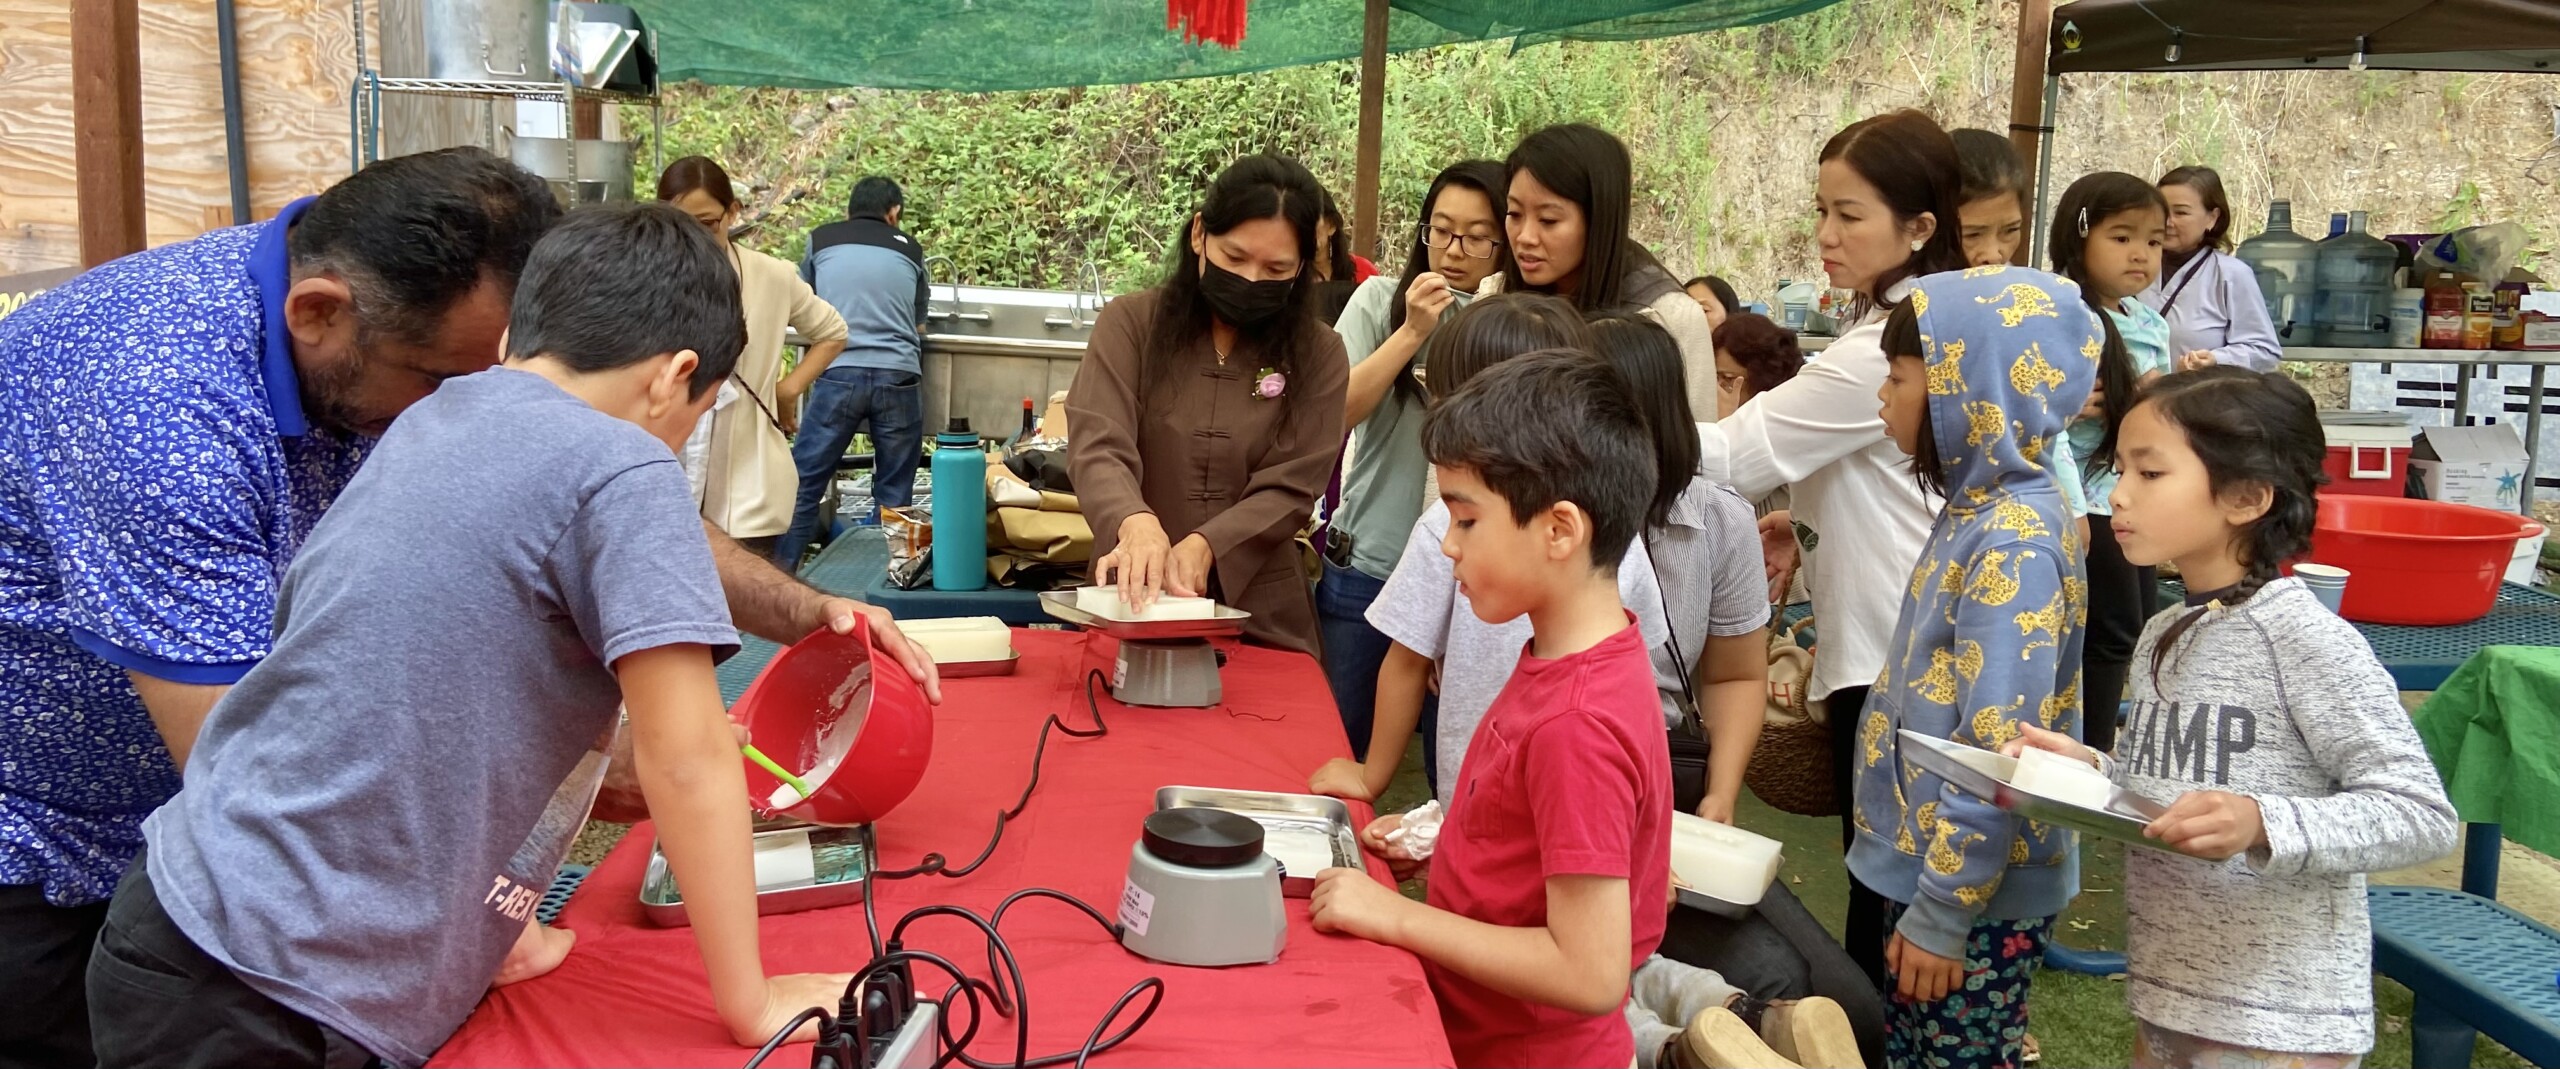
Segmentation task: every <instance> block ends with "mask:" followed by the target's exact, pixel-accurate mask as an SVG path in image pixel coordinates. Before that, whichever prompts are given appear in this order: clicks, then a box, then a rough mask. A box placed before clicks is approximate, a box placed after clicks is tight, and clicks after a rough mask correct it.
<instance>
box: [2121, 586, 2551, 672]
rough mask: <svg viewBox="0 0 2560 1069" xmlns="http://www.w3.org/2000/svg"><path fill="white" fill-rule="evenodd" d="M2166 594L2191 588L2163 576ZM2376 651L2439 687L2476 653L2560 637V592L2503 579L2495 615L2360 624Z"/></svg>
mask: <svg viewBox="0 0 2560 1069" xmlns="http://www.w3.org/2000/svg"><path fill="white" fill-rule="evenodd" d="M2160 588H2161V592H2162V595H2163V597H2164V600H2165V599H2184V598H2185V597H2186V596H2187V588H2186V586H2185V585H2184V584H2182V583H2180V582H2178V581H2177V580H2175V579H2163V580H2161V581H2160ZM2356 630H2357V631H2359V632H2362V633H2363V634H2364V638H2365V641H2366V642H2369V643H2372V644H2373V654H2374V656H2375V657H2378V658H2380V659H2381V660H2382V667H2384V668H2386V669H2389V670H2390V672H2391V678H2392V680H2393V681H2395V682H2397V683H2398V684H2399V686H2400V689H2402V690H2434V689H2436V688H2437V687H2440V686H2442V685H2443V684H2444V681H2445V680H2446V679H2447V678H2448V677H2450V676H2452V675H2453V673H2454V670H2455V669H2458V668H2460V667H2462V665H2463V662H2465V661H2468V660H2470V659H2471V655H2472V654H2475V653H2478V652H2480V651H2481V650H2483V649H2486V648H2488V647H2490V646H2538V645H2547V644H2552V643H2560V595H2554V594H2549V593H2545V592H2543V591H2541V590H2537V589H2534V588H2533V587H2529V586H2519V585H2517V584H2515V583H2502V584H2500V585H2499V587H2498V603H2497V605H2496V606H2495V607H2493V608H2491V609H2490V610H2489V615H2487V616H2483V617H2481V618H2479V619H2477V620H2473V621H2471V622H2470V623H2467V624H2448V625H2445V626H2442V627H2410V626H2403V625H2399V624H2365V623H2359V624H2357V625H2356Z"/></svg>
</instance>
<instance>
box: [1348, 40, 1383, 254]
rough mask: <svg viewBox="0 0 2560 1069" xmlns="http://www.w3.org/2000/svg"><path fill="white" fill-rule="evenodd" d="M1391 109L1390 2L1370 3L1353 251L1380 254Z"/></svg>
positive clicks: (1354, 176) (1354, 166)
mask: <svg viewBox="0 0 2560 1069" xmlns="http://www.w3.org/2000/svg"><path fill="white" fill-rule="evenodd" d="M1386 110H1387V0H1369V13H1368V18H1367V20H1366V21H1365V22H1364V23H1363V25H1362V26H1361V30H1360V142H1359V149H1358V151H1357V153H1356V154H1355V157H1354V162H1353V164H1352V179H1351V188H1352V190H1353V193H1352V195H1351V234H1352V238H1351V251H1353V252H1355V253H1358V254H1360V255H1362V256H1372V257H1374V256H1376V255H1377V252H1378V169H1379V167H1380V161H1379V157H1380V155H1381V150H1380V142H1379V134H1380V131H1381V129H1382V128H1383V127H1384V125H1385V122H1386Z"/></svg>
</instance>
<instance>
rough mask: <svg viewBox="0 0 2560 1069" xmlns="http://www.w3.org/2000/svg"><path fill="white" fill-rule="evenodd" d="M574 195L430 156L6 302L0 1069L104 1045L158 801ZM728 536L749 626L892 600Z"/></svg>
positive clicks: (839, 616)
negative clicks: (803, 577) (115, 911)
mask: <svg viewBox="0 0 2560 1069" xmlns="http://www.w3.org/2000/svg"><path fill="white" fill-rule="evenodd" d="M559 214H560V213H559V207H558V204H557V202H556V201H554V200H553V199H552V195H551V193H550V191H549V190H548V188H546V187H545V186H544V185H543V183H542V182H541V181H540V180H539V179H536V178H535V177H533V176H532V175H530V174H527V173H526V172H524V171H523V170H521V169H519V168H517V167H515V166H514V165H512V164H509V163H507V162H505V161H503V160H500V159H497V158H496V157H494V156H491V155H489V154H488V153H485V152H482V151H480V150H478V149H449V150H445V151H440V152H430V153H421V154H418V155H415V156H406V157H400V158H397V159H391V160H385V161H382V162H379V163H376V164H373V165H371V166H368V167H366V168H365V169H363V170H362V171H359V172H357V173H356V174H355V175H353V176H351V177H349V178H348V179H346V180H345V181H342V182H340V183H338V184H337V185H336V186H334V187H331V188H330V189H329V190H328V191H326V192H324V193H322V194H321V195H320V196H318V197H317V198H309V199H305V200H301V201H296V202H294V203H293V204H290V205H287V206H286V207H285V209H284V210H283V211H282V212H280V213H278V214H277V216H276V218H274V219H273V220H270V221H268V222H264V223H259V224H254V225H250V226H240V227H233V228H230V229H225V230H218V231H214V232H212V233H209V234H206V235H204V236H202V237H199V238H196V239H194V240H191V241H186V242H181V243H178V244H175V245H168V246H163V247H161V248H158V249H153V250H150V251H147V252H142V253H137V254H135V255H132V256H128V257H125V258H123V259H121V260H117V261H115V262H113V263H109V264H106V265H103V266H101V267H99V268H97V269H96V270H93V271H90V272H88V273H87V274H84V275H82V276H80V277H79V278H77V279H75V280H73V281H72V282H70V283H68V284H66V285H64V286H62V287H61V288H59V289H56V290H54V291H52V292H50V293H47V294H45V295H44V296H42V297H40V298H38V299H36V300H35V301H32V302H30V303H28V304H27V305H26V306H25V307H24V308H22V309H20V310H19V311H17V312H16V313H14V314H12V315H10V316H8V317H7V318H6V319H0V1000H5V1004H6V1005H7V1006H8V1010H7V1011H6V1012H0V1069H9V1067H14V1066H18V1065H31V1066H64V1065H72V1066H85V1065H88V1064H90V1062H91V1057H90V1049H89V1042H88V1012H87V1008H86V1001H85V995H84V986H83V985H84V981H83V977H84V974H85V972H86V968H87V964H88V959H89V948H90V945H91V943H92V941H93V940H94V938H95V935H96V931H97V927H98V925H99V923H100V922H101V920H102V919H103V918H104V916H105V911H106V904H107V899H108V897H109V896H110V895H112V894H113V893H114V891H115V887H116V881H117V879H118V878H119V877H120V876H121V875H122V874H123V872H124V870H125V868H126V866H127V865H128V864H129V863H130V862H131V861H132V860H133V858H134V855H135V852H136V850H137V849H138V848H139V847H140V845H141V842H142V837H141V831H140V829H141V825H142V819H143V817H145V816H147V815H149V814H150V812H151V811H152V810H153V809H155V808H157V807H158V806H159V805H160V804H161V803H162V802H165V801H167V800H168V798H169V797H170V795H172V794H174V793H176V791H177V788H178V773H179V769H181V768H183V767H184V766H185V763H186V757H187V750H188V747H189V746H190V745H191V744H192V743H193V741H194V739H195V733H196V729H197V727H198V725H200V724H201V723H202V722H203V720H204V716H205V714H206V713H207V712H208V711H209V710H211V709H212V707H213V705H214V702H215V701H216V700H218V699H219V698H220V697H221V696H222V694H223V693H224V692H225V691H227V690H228V689H229V688H230V685H231V684H232V683H234V682H236V681H237V680H239V679H240V678H241V677H242V676H244V675H246V674H247V673H248V671H249V668H250V667H251V666H252V665H255V664H256V663H257V662H258V660H259V659H260V658H262V657H264V656H265V655H266V654H267V652H268V649H269V643H270V634H271V629H272V627H273V624H274V615H275V603H276V594H277V589H278V586H279V584H280V583H281V582H282V580H283V578H284V574H285V569H286V567H287V566H288V564H289V563H290V562H291V560H292V558H293V555H294V553H295V551H296V550H297V549H299V548H300V546H301V544H302V541H303V538H304V537H305V536H306V535H308V534H309V533H310V531H311V528H312V525H313V524H314V523H316V522H317V521H318V520H319V518H320V514H321V512H322V511H323V510H325V509H326V508H328V506H329V504H330V502H331V501H332V500H333V499H334V498H335V497H336V496H337V493H338V491H339V489H340V488H341V487H343V486H345V485H346V482H347V480H348V478H349V477H351V476H352V475H353V474H354V473H355V470H356V466H357V465H358V464H359V463H360V462H362V460H363V459H364V456H365V453H366V450H367V449H368V448H369V447H370V445H371V443H372V440H373V438H374V437H375V436H378V435H380V434H381V433H382V432H383V430H384V429H386V428H388V427H389V426H390V424H391V421H392V419H393V418H394V417H396V416H398V415H399V414H400V412H401V411H402V410H403V409H406V408H407V407H409V405H411V404H413V403H415V402H416V401H418V400H419V399H420V398H423V397H425V396H426V395H427V394H428V393H429V392H431V391H433V390H434V389H435V388H436V386H437V384H439V383H441V382H443V381H444V380H446V379H449V378H454V377H457V376H461V375H468V374H471V373H473V372H477V371H480V370H483V369H486V368H487V367H489V366H490V365H491V364H493V363H495V362H496V361H497V358H498V354H499V339H500V336H501V334H502V333H503V331H504V330H505V327H506V322H507V316H508V305H509V301H510V300H511V299H512V296H513V293H514V289H515V283H516V277H517V274H518V272H520V271H521V270H522V269H523V267H524V264H525V259H526V257H527V256H528V255H529V254H530V252H531V250H532V248H533V245H534V242H535V241H536V240H537V239H538V238H540V237H541V236H542V234H543V232H544V231H545V230H547V229H548V228H549V227H550V226H551V224H552V223H553V222H554V221H555V220H556V219H557V218H558V217H559ZM600 269H608V270H610V269H630V267H629V265H614V266H605V265H600ZM712 544H713V548H714V556H715V558H716V559H717V561H718V563H719V565H720V570H721V579H722V583H723V586H724V587H725V588H726V591H727V593H728V595H729V600H730V606H731V612H732V615H733V616H734V617H735V619H736V622H737V626H738V627H739V628H740V629H742V630H745V631H748V632H750V633H754V634H758V635H762V636H765V637H768V638H776V639H780V640H784V641H789V640H792V639H796V638H798V637H800V636H802V635H805V634H807V633H809V632H810V631H811V630H812V629H814V628H816V627H817V626H820V625H822V624H823V625H828V626H833V627H835V628H836V629H837V630H839V631H841V630H845V629H849V628H850V627H851V626H852V618H853V616H854V615H855V614H857V613H860V614H864V615H868V616H870V617H871V618H872V621H873V623H874V626H875V627H878V626H880V625H884V624H886V623H887V622H888V619H887V615H886V614H885V613H882V612H880V611H879V610H877V609H874V608H872V607H870V606H859V605H855V604H853V603H851V602H848V601H844V600H841V599H833V598H827V597H825V596H823V595H821V594H819V593H817V592H816V591H814V590H811V589H809V588H808V587H806V586H803V585H800V584H798V583H797V582H795V581H793V580H792V579H791V578H790V577H789V576H787V575H784V574H783V573H781V572H780V571H778V570H776V569H774V568H773V567H772V566H771V565H769V564H767V563H765V562H764V561H762V560H761V559H760V558H757V557H756V556H755V555H753V554H750V553H747V552H746V551H745V550H743V549H740V548H739V547H738V546H737V544H736V543H735V542H732V541H730V540H728V539H727V538H725V537H721V536H718V535H717V534H716V533H715V534H714V536H713V538H712ZM886 634H887V635H889V636H891V637H890V638H889V643H890V648H891V649H892V650H893V651H894V652H896V653H898V654H900V655H901V659H902V660H904V661H906V662H907V664H908V666H909V668H910V670H911V671H912V672H914V673H915V674H917V675H918V676H919V678H928V679H929V678H930V676H931V662H930V659H929V658H925V657H923V655H922V654H921V651H920V650H917V649H915V648H914V647H912V646H911V645H909V644H907V643H905V642H904V641H903V639H902V638H899V637H896V636H897V632H896V629H895V628H894V627H888V628H887V629H886ZM452 668H453V669H454V670H456V671H468V670H469V666H467V665H455V666H452ZM929 686H930V684H929ZM936 693H938V689H937V690H936Z"/></svg>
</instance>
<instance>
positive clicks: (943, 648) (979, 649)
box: [898, 616, 1013, 664]
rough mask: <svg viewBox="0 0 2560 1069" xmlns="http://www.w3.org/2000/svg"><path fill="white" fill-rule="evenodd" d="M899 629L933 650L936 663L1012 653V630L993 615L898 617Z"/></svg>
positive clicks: (993, 658)
mask: <svg viewBox="0 0 2560 1069" xmlns="http://www.w3.org/2000/svg"><path fill="white" fill-rule="evenodd" d="M898 630H900V631H902V632H905V633H906V636H907V637H908V638H911V639H914V640H915V641H916V644H917V645H920V646H923V647H924V650H925V652H926V653H929V654H932V655H933V660H934V663H935V664H953V663H956V662H960V661H1001V660H1004V659H1005V658H1007V657H1011V656H1013V631H1012V629H1010V628H1007V627H1006V626H1005V624H1004V621H1003V620H1000V619H997V618H995V617H993V616H961V617H954V618H951V619H945V620H901V621H899V622H898Z"/></svg>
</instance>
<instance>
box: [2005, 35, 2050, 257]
mask: <svg viewBox="0 0 2560 1069" xmlns="http://www.w3.org/2000/svg"><path fill="white" fill-rule="evenodd" d="M2052 30H2053V0H2018V54H2017V62H2016V65H2015V66H2014V67H2012V68H2011V71H2010V75H2009V144H2011V145H2012V146H2015V147H2016V148H2017V150H2018V158H2019V159H2020V160H2023V161H2025V162H2026V165H2027V188H2028V189H2031V190H2032V189H2034V188H2036V180H2037V174H2036V160H2037V156H2038V152H2039V150H2040V149H2041V148H2042V146H2043V144H2044V134H2045V127H2046V126H2047V125H2049V124H2050V123H2051V122H2052V116H2049V115H2047V114H2045V110H2044V69H2045V68H2044V63H2045V47H2046V42H2047V40H2049V39H2050V38H2051V36H2052ZM2020 207H2022V208H2027V209H2029V214H2028V217H2027V226H2028V227H2030V228H2034V227H2039V226H2041V225H2043V223H2042V220H2039V219H2037V218H2035V216H2034V214H2033V209H2034V207H2035V206H2034V205H2029V204H2022V205H2020ZM2033 244H2034V243H2033V242H2026V241H2021V242H2019V243H2018V251H2017V253H2016V254H2015V255H2013V256H2012V257H2011V260H2012V261H2013V262H2016V263H2020V264H2029V263H2032V261H2030V260H2029V259H2028V258H2027V257H2028V256H2029V249H2030V246H2032V245H2033Z"/></svg>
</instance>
